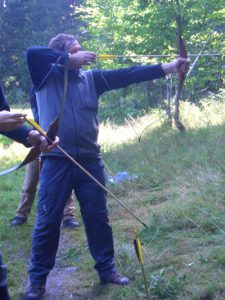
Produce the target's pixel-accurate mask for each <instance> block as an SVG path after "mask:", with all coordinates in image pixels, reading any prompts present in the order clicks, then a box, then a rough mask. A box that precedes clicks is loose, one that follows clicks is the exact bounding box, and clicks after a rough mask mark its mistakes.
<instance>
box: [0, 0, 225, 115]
mask: <svg viewBox="0 0 225 300" xmlns="http://www.w3.org/2000/svg"><path fill="white" fill-rule="evenodd" d="M0 7H1V9H0V26H1V36H0V50H1V56H0V67H1V80H3V81H4V84H5V87H6V90H7V92H8V94H9V98H10V99H19V98H22V97H23V95H24V92H27V91H28V89H29V87H30V81H29V79H28V78H29V75H28V72H27V68H26V62H25V49H26V48H27V47H28V46H30V45H33V44H41V45H45V44H47V42H48V40H49V38H50V37H51V36H53V35H55V34H56V33H59V32H62V31H64V32H68V33H73V34H77V35H78V38H79V40H80V41H81V43H82V46H83V47H84V49H88V50H92V51H96V52H97V54H104V53H109V54H123V55H132V54H140V55H143V54H162V55H176V54H177V51H178V50H177V42H176V31H177V24H176V19H178V18H180V20H181V30H182V34H183V37H184V40H185V42H186V47H187V50H188V53H192V54H197V53H199V52H200V50H201V49H202V47H203V45H204V44H205V48H204V52H203V53H220V54H221V56H220V57H213V56H211V57H210V56H209V57H201V58H199V59H198V61H197V63H196V65H195V67H194V68H193V70H192V72H191V74H190V76H189V78H188V80H187V81H186V86H185V94H184V95H185V99H187V100H190V101H195V102H196V101H198V100H199V98H200V97H201V96H205V94H204V93H205V92H208V91H217V90H219V88H220V87H221V86H222V84H223V75H224V65H223V59H224V54H225V53H224V52H225V50H224V49H225V47H224V46H225V45H224V40H225V39H224V36H225V25H224V19H225V9H224V1H223V0H123V1H122V0H114V1H111V0H104V1H102V0H83V1H82V0H80V1H79V0H77V1H76V0H49V1H48V2H47V3H46V1H44V0H19V1H18V0H5V1H3V0H1V1H0ZM80 33H82V34H80ZM167 60H171V58H158V57H154V58H151V59H146V58H138V59H131V58H126V59H125V58H120V59H117V60H108V61H100V60H97V64H96V66H97V67H98V68H115V67H121V66H128V65H132V64H146V63H148V64H149V63H151V64H152V63H160V62H163V61H167ZM191 60H192V62H193V61H194V58H193V57H191ZM109 97H110V101H108V100H107V99H108V98H109ZM165 98H166V82H165V81H162V82H159V81H157V82H150V83H144V84H142V85H141V86H139V87H129V88H127V89H126V90H123V91H118V92H113V93H111V94H110V96H107V99H106V98H105V97H102V99H101V100H102V107H104V108H105V110H104V117H107V110H108V111H110V112H111V113H112V112H113V114H115V115H118V113H120V112H122V113H123V116H124V115H126V114H133V115H136V114H138V113H140V112H141V111H143V110H146V109H149V107H151V106H157V105H159V104H160V103H161V102H162V99H165ZM111 100H112V101H111Z"/></svg>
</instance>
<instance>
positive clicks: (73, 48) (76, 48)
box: [68, 40, 81, 54]
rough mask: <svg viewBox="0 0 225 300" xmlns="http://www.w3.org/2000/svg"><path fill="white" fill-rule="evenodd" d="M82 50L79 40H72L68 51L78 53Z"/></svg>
mask: <svg viewBox="0 0 225 300" xmlns="http://www.w3.org/2000/svg"><path fill="white" fill-rule="evenodd" d="M80 50H81V46H80V44H79V42H78V41H77V40H74V41H72V42H70V44H69V47H68V52H69V53H71V54H74V53H77V52H79V51H80Z"/></svg>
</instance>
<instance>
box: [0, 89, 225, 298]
mask: <svg viewBox="0 0 225 300" xmlns="http://www.w3.org/2000/svg"><path fill="white" fill-rule="evenodd" d="M222 94H223V95H224V92H223V91H222ZM218 97H220V99H219V101H215V99H213V100H211V101H210V99H205V101H203V102H202V104H201V105H200V106H199V107H197V106H195V105H190V104H188V103H182V106H181V111H182V120H183V122H184V124H185V126H186V128H187V131H186V133H185V134H181V133H179V132H178V131H177V130H176V129H174V128H170V127H169V126H168V125H167V124H166V122H163V121H162V120H161V121H160V122H158V123H156V124H155V125H154V126H152V127H150V128H149V129H148V130H146V131H145V134H144V135H143V137H142V141H141V143H139V142H138V138H137V135H138V134H139V133H140V132H142V130H143V129H144V128H145V126H146V124H147V123H151V121H152V120H155V119H157V117H159V116H160V114H159V112H158V111H157V112H154V114H152V115H148V116H145V117H143V118H140V119H137V120H135V122H136V123H135V125H134V126H133V127H132V126H131V125H130V123H129V122H128V123H126V124H125V125H124V126H120V127H118V126H110V124H105V125H102V128H101V131H102V133H101V136H100V140H101V145H102V150H103V157H104V160H105V162H106V164H107V170H108V173H110V174H111V175H113V174H115V173H116V172H119V171H127V172H129V173H130V174H135V175H136V176H137V179H136V180H135V181H132V182H127V183H123V184H118V185H109V188H110V190H111V191H113V192H114V193H115V194H116V195H117V196H118V197H119V198H120V199H121V201H123V203H124V204H125V205H127V206H128V207H129V208H130V209H131V210H132V211H133V212H134V213H136V214H137V215H138V216H139V218H141V219H142V220H143V221H144V222H145V223H147V225H148V229H145V228H143V227H142V226H141V225H140V224H139V223H138V222H137V221H136V220H135V219H133V217H132V216H130V215H129V214H128V213H127V212H126V211H125V210H124V209H123V208H121V207H120V206H119V205H118V204H117V203H116V202H115V200H113V199H111V198H109V211H110V219H111V223H112V225H113V231H114V243H115V256H116V265H117V268H118V270H119V271H121V272H122V273H124V274H126V275H128V276H129V277H130V279H131V285H130V286H128V287H121V288H118V287H115V286H106V287H104V288H102V287H101V288H100V287H99V285H98V279H97V276H96V274H95V271H94V270H93V268H92V266H93V261H92V258H91V257H90V254H89V252H88V249H87V245H86V238H85V233H84V230H83V229H82V228H80V229H79V230H78V231H75V232H67V237H68V241H69V242H68V241H66V242H65V245H64V246H63V247H62V248H60V251H59V253H58V256H57V262H56V266H58V267H62V268H63V267H67V266H77V267H78V273H77V278H74V279H73V280H74V293H73V296H74V299H88V298H90V299H99V300H109V299H113V300H117V299H118V300H125V299H126V300H136V299H140V300H144V299H147V298H146V294H145V288H144V283H143V277H142V273H141V268H140V265H139V262H138V259H137V257H136V254H135V250H134V247H133V238H134V233H133V231H134V229H135V228H137V229H138V230H139V236H140V240H141V243H142V247H143V256H144V267H145V272H146V277H147V284H148V289H149V292H150V295H151V299H152V300H158V299H173V300H174V299H178V300H206V299H216V300H222V299H225V214H224V213H225V196H224V193H225V176H224V175H225V167H224V166H225V99H224V98H222V97H221V95H219V96H218ZM104 137H105V138H104ZM13 163H14V162H11V164H13ZM4 165H5V161H3V162H2V164H1V166H2V169H3V168H4ZM23 175H24V171H23V170H21V171H18V172H16V173H14V174H11V175H8V176H5V177H2V178H1V182H0V186H1V201H0V211H1V216H0V237H1V242H0V248H1V251H2V252H3V253H4V258H5V261H6V262H7V264H8V267H9V276H8V282H9V287H10V293H11V295H12V298H13V299H17V297H18V295H19V294H21V293H22V291H23V290H24V285H25V283H26V269H27V265H28V260H29V251H30V238H31V232H32V225H33V222H34V218H35V210H33V213H32V215H31V217H30V219H29V221H28V224H27V225H25V226H23V227H22V228H18V229H17V228H11V227H10V226H9V220H10V219H11V218H13V216H14V214H15V210H16V207H17V203H18V201H19V193H20V186H21V183H22V180H23ZM78 218H79V220H80V221H81V219H80V215H79V214H78ZM80 295H82V296H80ZM76 297H77V298H76ZM79 297H80V298H79Z"/></svg>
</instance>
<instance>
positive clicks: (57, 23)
mask: <svg viewBox="0 0 225 300" xmlns="http://www.w3.org/2000/svg"><path fill="white" fill-rule="evenodd" d="M79 2H80V1H72V0H48V1H47V2H46V1H44V0H20V1H18V0H6V1H1V2H0V6H1V10H0V26H1V36H0V51H1V58H0V66H1V80H2V81H3V82H4V84H5V88H6V91H7V92H8V94H9V97H8V98H9V99H11V98H12V99H20V98H21V97H23V95H24V92H27V91H29V88H30V85H31V82H30V80H29V74H28V71H27V67H26V61H25V51H26V48H27V47H29V46H31V45H46V44H47V43H48V40H49V39H50V38H51V37H52V36H53V35H55V34H57V33H59V32H64V31H66V32H71V33H73V32H75V31H76V28H77V26H79V22H80V21H76V20H75V19H74V18H73V17H72V10H71V5H73V4H78V3H79Z"/></svg>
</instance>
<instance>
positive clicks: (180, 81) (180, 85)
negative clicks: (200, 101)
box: [174, 28, 187, 131]
mask: <svg viewBox="0 0 225 300" xmlns="http://www.w3.org/2000/svg"><path fill="white" fill-rule="evenodd" d="M177 44H178V48H179V56H180V57H182V58H187V51H186V47H185V43H184V40H183V38H182V36H181V32H180V28H178V32H177ZM185 78H186V74H185V72H183V71H182V70H180V71H179V72H178V87H177V93H176V96H175V99H174V104H175V113H174V121H175V124H176V127H177V129H179V130H180V131H185V130H186V129H185V127H184V125H183V124H182V122H181V121H180V109H179V101H180V97H181V93H182V89H183V84H184V80H185Z"/></svg>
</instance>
